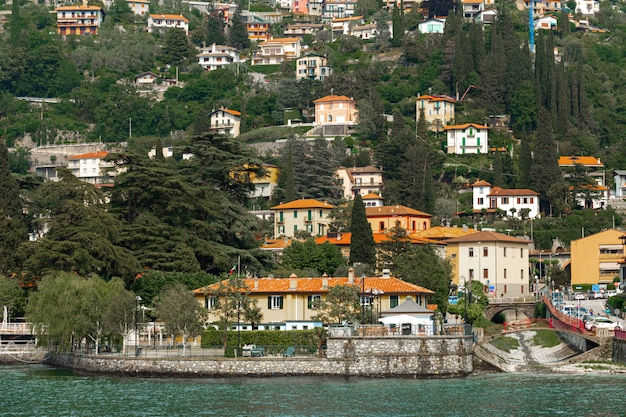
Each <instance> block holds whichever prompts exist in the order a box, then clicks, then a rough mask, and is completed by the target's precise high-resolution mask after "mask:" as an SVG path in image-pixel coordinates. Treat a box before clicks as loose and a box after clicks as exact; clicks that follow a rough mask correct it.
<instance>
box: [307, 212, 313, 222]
mask: <svg viewBox="0 0 626 417" xmlns="http://www.w3.org/2000/svg"><path fill="white" fill-rule="evenodd" d="M312 217H313V210H309V211H308V212H307V220H308V221H311V218H312Z"/></svg>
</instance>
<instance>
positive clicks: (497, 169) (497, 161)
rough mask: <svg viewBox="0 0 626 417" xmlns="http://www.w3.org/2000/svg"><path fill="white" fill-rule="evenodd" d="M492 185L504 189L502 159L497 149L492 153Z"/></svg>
mask: <svg viewBox="0 0 626 417" xmlns="http://www.w3.org/2000/svg"><path fill="white" fill-rule="evenodd" d="M493 185H495V186H498V187H506V181H504V173H503V172H502V157H501V155H500V151H499V150H498V149H496V151H495V152H494V153H493Z"/></svg>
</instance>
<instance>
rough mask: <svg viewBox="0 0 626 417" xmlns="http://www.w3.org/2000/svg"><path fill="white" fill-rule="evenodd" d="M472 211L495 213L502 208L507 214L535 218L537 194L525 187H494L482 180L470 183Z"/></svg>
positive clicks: (537, 209)
mask: <svg viewBox="0 0 626 417" xmlns="http://www.w3.org/2000/svg"><path fill="white" fill-rule="evenodd" d="M472 193H473V197H472V208H473V210H474V212H477V213H478V212H482V211H483V210H485V211H486V212H488V213H495V212H496V211H497V210H498V209H499V210H502V211H503V212H504V213H505V214H506V215H507V216H512V217H517V218H535V217H537V216H538V215H539V194H538V193H537V192H535V191H533V190H529V189H527V188H521V189H520V188H516V189H506V188H500V187H494V186H492V185H491V184H490V183H488V182H487V181H484V180H477V181H476V182H474V183H473V184H472Z"/></svg>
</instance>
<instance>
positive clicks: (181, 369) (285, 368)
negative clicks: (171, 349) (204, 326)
mask: <svg viewBox="0 0 626 417" xmlns="http://www.w3.org/2000/svg"><path fill="white" fill-rule="evenodd" d="M473 344H474V343H473V338H472V336H462V337H452V336H440V337H406V336H402V337H360V338H359V337H347V338H331V339H329V340H328V343H327V351H326V352H327V356H326V357H325V358H318V357H298V356H296V357H293V358H292V357H290V358H282V357H261V358H187V359H185V358H183V359H181V358H177V359H156V358H151V359H150V358H141V357H132V358H119V357H107V356H106V355H79V354H77V355H69V354H67V355H55V356H54V357H52V358H51V359H50V360H49V361H48V363H49V364H51V365H54V366H60V367H64V368H69V369H73V370H74V371H77V372H83V373H103V374H117V375H137V376H187V377H232V376H259V377H265V376H284V375H301V376H308V375H312V376H315V375H320V376H321V375H324V376H364V377H413V378H429V377H454V376H464V375H468V374H470V373H472V371H473V364H472V356H473V355H472V351H473Z"/></svg>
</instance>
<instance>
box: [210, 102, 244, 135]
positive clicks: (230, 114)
mask: <svg viewBox="0 0 626 417" xmlns="http://www.w3.org/2000/svg"><path fill="white" fill-rule="evenodd" d="M209 122H210V123H211V130H213V131H215V132H217V133H221V134H223V135H230V136H232V137H234V138H236V137H237V136H239V127H240V126H241V113H240V112H238V111H237V110H230V109H225V108H221V109H218V110H214V111H212V112H211V113H210V114H209Z"/></svg>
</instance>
